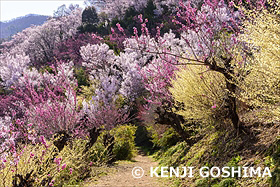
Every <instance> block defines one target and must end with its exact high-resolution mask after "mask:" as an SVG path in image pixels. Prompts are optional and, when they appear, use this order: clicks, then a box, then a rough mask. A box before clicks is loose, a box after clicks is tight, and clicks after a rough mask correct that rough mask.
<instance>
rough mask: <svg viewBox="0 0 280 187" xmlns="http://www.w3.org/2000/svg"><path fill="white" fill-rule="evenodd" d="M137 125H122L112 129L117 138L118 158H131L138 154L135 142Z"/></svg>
mask: <svg viewBox="0 0 280 187" xmlns="http://www.w3.org/2000/svg"><path fill="white" fill-rule="evenodd" d="M135 132H136V127H135V126H131V125H121V126H118V127H116V128H114V129H112V130H111V132H110V133H111V134H112V135H113V136H114V138H115V144H114V149H113V152H114V156H115V158H116V160H130V159H131V158H132V157H133V156H135V154H136V152H137V151H136V147H135V143H134V139H135Z"/></svg>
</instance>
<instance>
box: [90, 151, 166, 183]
mask: <svg viewBox="0 0 280 187" xmlns="http://www.w3.org/2000/svg"><path fill="white" fill-rule="evenodd" d="M157 165H158V163H157V162H154V161H153V160H152V158H150V157H148V156H143V155H137V156H136V157H135V158H134V161H133V162H130V161H120V162H118V164H117V165H116V166H114V167H115V169H116V172H114V173H109V174H108V175H106V176H102V177H100V178H99V179H98V180H97V181H96V182H95V183H91V184H90V185H89V186H90V187H103V186H106V187H109V186H112V187H161V186H163V185H161V184H160V182H159V181H158V179H157V178H155V177H150V167H156V166H157ZM134 167H141V168H143V170H144V175H143V177H141V178H134V177H133V176H132V170H133V168H134ZM137 173H138V172H137Z"/></svg>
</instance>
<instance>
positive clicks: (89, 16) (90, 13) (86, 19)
mask: <svg viewBox="0 0 280 187" xmlns="http://www.w3.org/2000/svg"><path fill="white" fill-rule="evenodd" d="M82 22H83V23H86V24H97V23H98V22H99V18H98V15H97V13H96V9H95V8H94V7H93V6H91V7H86V8H85V10H84V11H83V13H82Z"/></svg>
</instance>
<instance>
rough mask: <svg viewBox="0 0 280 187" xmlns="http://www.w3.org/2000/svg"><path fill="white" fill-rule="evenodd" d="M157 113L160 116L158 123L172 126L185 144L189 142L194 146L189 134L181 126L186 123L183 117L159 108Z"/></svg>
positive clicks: (157, 119)
mask: <svg viewBox="0 0 280 187" xmlns="http://www.w3.org/2000/svg"><path fill="white" fill-rule="evenodd" d="M156 113H157V114H158V115H159V117H158V118H156V119H155V120H156V122H157V123H159V124H166V125H170V126H171V127H172V128H173V129H174V130H175V131H176V132H177V133H178V134H179V135H180V136H181V138H183V140H184V141H185V142H187V143H188V144H189V145H192V144H193V142H192V141H191V140H190V135H189V132H186V131H185V130H184V129H183V127H182V125H181V124H182V123H184V122H185V120H184V118H183V116H180V115H178V114H175V113H173V112H167V111H166V110H165V109H163V108H160V107H158V108H157V110H156Z"/></svg>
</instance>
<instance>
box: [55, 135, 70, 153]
mask: <svg viewBox="0 0 280 187" xmlns="http://www.w3.org/2000/svg"><path fill="white" fill-rule="evenodd" d="M54 138H55V139H56V140H55V141H54V142H53V144H54V145H55V146H56V147H57V149H58V151H59V152H60V151H61V150H62V149H63V148H64V146H65V145H66V144H67V141H68V140H69V139H70V135H69V134H67V133H66V132H64V131H61V132H58V133H56V134H55V136H54Z"/></svg>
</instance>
